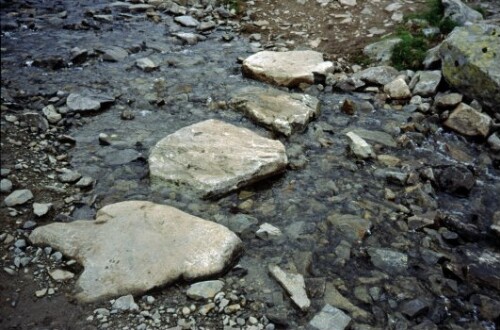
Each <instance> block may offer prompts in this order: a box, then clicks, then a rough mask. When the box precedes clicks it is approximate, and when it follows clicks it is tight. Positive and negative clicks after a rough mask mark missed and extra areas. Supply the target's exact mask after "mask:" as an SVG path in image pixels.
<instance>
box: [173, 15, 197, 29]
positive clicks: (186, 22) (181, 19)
mask: <svg viewBox="0 0 500 330" xmlns="http://www.w3.org/2000/svg"><path fill="white" fill-rule="evenodd" d="M174 21H175V22H177V23H179V24H180V25H182V26H186V27H197V26H198V25H200V22H198V20H196V19H195V18H193V17H191V16H189V15H184V16H177V17H176V18H174Z"/></svg>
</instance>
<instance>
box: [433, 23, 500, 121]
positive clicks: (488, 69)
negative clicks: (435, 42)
mask: <svg viewBox="0 0 500 330" xmlns="http://www.w3.org/2000/svg"><path fill="white" fill-rule="evenodd" d="M499 35H500V27H498V26H495V25H487V24H474V25H470V26H464V27H459V28H455V29H454V30H453V32H452V33H450V34H449V35H448V37H447V38H446V39H445V40H444V41H443V42H442V44H441V46H440V48H439V55H440V57H441V60H442V72H443V76H444V78H445V79H446V81H447V82H448V84H450V85H451V86H452V87H454V88H456V89H458V90H459V91H460V92H461V93H463V94H464V95H465V96H467V97H469V98H472V99H477V100H480V102H481V103H482V104H483V105H485V106H487V107H488V108H490V109H491V110H492V111H496V112H500V110H498V109H499V108H498V104H500V93H498V91H499V90H500V55H499V54H500V42H499V40H498V39H499V37H498V36H499Z"/></svg>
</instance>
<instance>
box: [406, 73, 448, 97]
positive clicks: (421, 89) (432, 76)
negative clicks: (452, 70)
mask: <svg viewBox="0 0 500 330" xmlns="http://www.w3.org/2000/svg"><path fill="white" fill-rule="evenodd" d="M440 82H441V70H435V71H417V73H415V75H414V76H413V78H412V79H411V81H410V86H409V87H410V89H411V90H412V93H413V94H414V95H420V96H424V97H425V96H433V95H434V94H436V91H437V88H438V86H439V83H440Z"/></svg>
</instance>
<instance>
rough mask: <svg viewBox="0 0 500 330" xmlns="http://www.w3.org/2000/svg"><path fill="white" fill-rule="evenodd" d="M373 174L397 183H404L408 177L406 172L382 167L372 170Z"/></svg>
mask: <svg viewBox="0 0 500 330" xmlns="http://www.w3.org/2000/svg"><path fill="white" fill-rule="evenodd" d="M373 176H375V177H376V178H380V179H383V180H386V181H388V182H392V183H397V184H399V185H404V184H405V183H406V180H407V179H408V173H404V172H400V171H396V170H389V169H383V168H378V169H376V170H375V171H373Z"/></svg>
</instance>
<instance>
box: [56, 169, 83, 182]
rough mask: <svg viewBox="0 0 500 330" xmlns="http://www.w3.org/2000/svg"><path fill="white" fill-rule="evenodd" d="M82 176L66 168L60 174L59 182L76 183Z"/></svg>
mask: <svg viewBox="0 0 500 330" xmlns="http://www.w3.org/2000/svg"><path fill="white" fill-rule="evenodd" d="M81 177H82V175H81V174H80V173H78V172H77V171H72V170H70V169H67V168H64V169H62V170H61V174H59V176H58V178H59V181H61V182H64V183H74V182H76V181H78V180H79V179H80V178H81Z"/></svg>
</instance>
